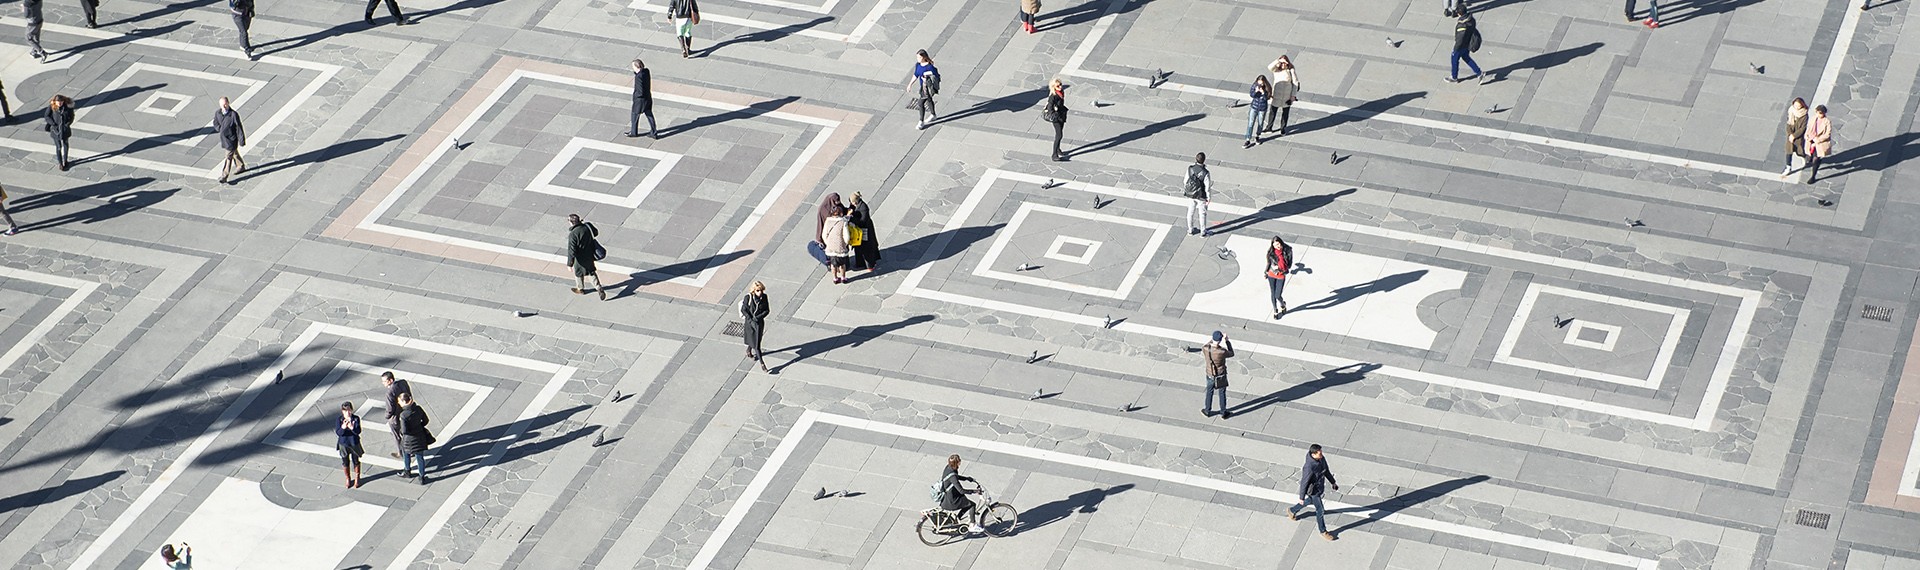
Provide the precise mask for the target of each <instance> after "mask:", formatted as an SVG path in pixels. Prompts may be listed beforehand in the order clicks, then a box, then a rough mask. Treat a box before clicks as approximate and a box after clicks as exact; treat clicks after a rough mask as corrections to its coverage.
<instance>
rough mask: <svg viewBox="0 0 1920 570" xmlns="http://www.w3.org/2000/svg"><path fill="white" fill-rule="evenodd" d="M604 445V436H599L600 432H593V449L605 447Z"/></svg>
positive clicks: (605, 439) (605, 440)
mask: <svg viewBox="0 0 1920 570" xmlns="http://www.w3.org/2000/svg"><path fill="white" fill-rule="evenodd" d="M606 444H607V436H604V435H601V434H600V432H594V433H593V446H594V447H600V446H602V445H606Z"/></svg>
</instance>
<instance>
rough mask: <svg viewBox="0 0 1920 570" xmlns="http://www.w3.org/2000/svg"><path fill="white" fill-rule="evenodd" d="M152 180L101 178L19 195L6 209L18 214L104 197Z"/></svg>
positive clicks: (141, 178) (140, 178)
mask: <svg viewBox="0 0 1920 570" xmlns="http://www.w3.org/2000/svg"><path fill="white" fill-rule="evenodd" d="M152 182H153V179H152V178H147V177H139V178H119V179H111V180H102V181H99V182H95V183H92V184H88V185H86V186H79V187H75V188H68V189H66V190H61V191H58V192H41V193H39V194H34V195H31V196H20V197H18V198H15V199H13V200H11V201H9V202H8V206H7V211H9V212H13V213H16V214H18V213H20V212H26V211H31V210H38V209H40V208H50V207H54V206H64V205H67V204H72V203H74V202H79V201H81V200H89V199H96V198H98V199H104V198H107V197H109V196H115V195H118V194H120V193H123V192H126V191H128V190H133V189H136V188H139V187H141V186H146V185H147V184H150V183H152Z"/></svg>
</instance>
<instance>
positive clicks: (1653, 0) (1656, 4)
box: [1627, 0, 1660, 22]
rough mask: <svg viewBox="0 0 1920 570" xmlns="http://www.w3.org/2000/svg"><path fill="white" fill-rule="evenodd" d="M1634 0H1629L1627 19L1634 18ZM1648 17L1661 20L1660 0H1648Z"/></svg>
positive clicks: (1656, 20)
mask: <svg viewBox="0 0 1920 570" xmlns="http://www.w3.org/2000/svg"><path fill="white" fill-rule="evenodd" d="M1634 4H1636V2H1634V0H1627V19H1628V20H1632V19H1633V8H1634ZM1647 19H1648V20H1653V21H1655V22H1658V21H1660V0H1647Z"/></svg>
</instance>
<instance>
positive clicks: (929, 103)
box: [920, 97, 939, 125]
mask: <svg viewBox="0 0 1920 570" xmlns="http://www.w3.org/2000/svg"><path fill="white" fill-rule="evenodd" d="M937 116H939V114H938V113H934V112H933V98H932V97H928V98H926V99H922V100H920V124H922V125H924V124H927V122H928V121H932V120H933V119H934V117H937Z"/></svg>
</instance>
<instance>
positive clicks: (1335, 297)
mask: <svg viewBox="0 0 1920 570" xmlns="http://www.w3.org/2000/svg"><path fill="white" fill-rule="evenodd" d="M1426 276H1427V270H1425V269H1416V270H1413V271H1408V272H1406V273H1397V274H1394V275H1388V276H1386V277H1381V278H1379V279H1375V280H1372V281H1368V282H1366V283H1361V284H1359V285H1348V286H1346V287H1341V288H1339V289H1334V290H1333V294H1332V295H1328V296H1326V297H1324V298H1321V299H1315V300H1313V301H1310V302H1308V303H1306V304H1304V305H1300V306H1298V307H1294V308H1291V309H1287V313H1288V314H1292V313H1298V312H1300V311H1312V310H1317V309H1330V308H1333V307H1337V306H1340V304H1342V303H1345V302H1347V301H1352V300H1354V299H1358V298H1360V297H1363V296H1366V295H1370V294H1373V293H1382V292H1386V291H1392V290H1394V289H1399V288H1401V287H1404V286H1406V285H1407V284H1408V283H1412V282H1415V281H1419V280H1420V278H1421V277H1426Z"/></svg>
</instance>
